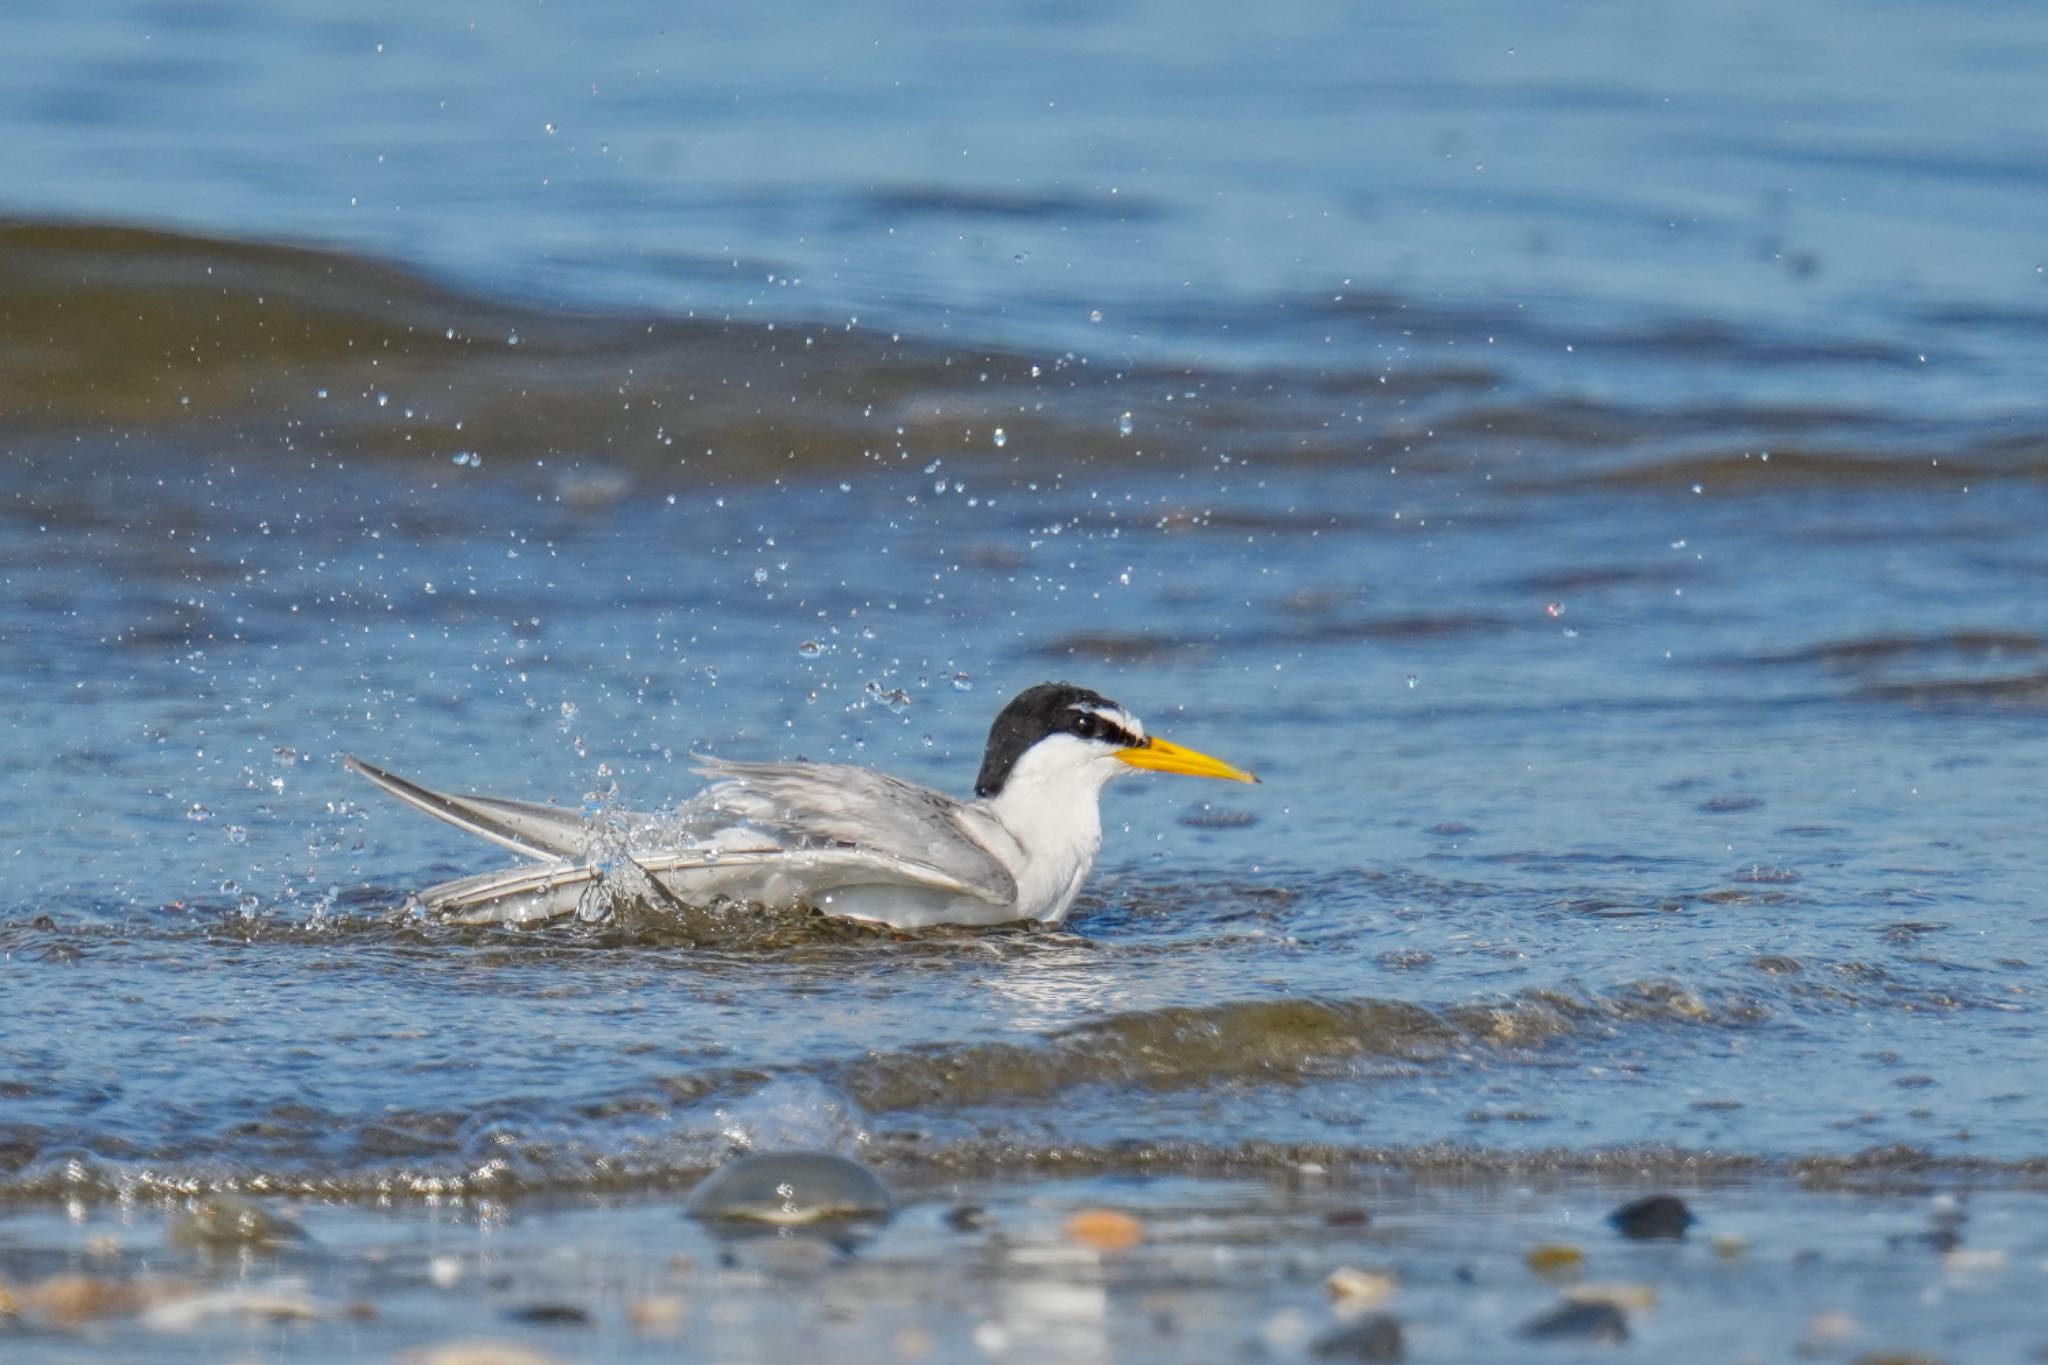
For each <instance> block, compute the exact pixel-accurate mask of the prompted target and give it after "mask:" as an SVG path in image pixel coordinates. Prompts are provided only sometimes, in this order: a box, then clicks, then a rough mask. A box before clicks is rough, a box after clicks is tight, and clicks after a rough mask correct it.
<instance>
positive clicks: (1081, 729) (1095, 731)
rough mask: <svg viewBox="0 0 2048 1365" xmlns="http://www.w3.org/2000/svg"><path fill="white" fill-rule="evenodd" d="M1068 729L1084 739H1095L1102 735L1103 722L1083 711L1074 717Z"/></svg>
mask: <svg viewBox="0 0 2048 1365" xmlns="http://www.w3.org/2000/svg"><path fill="white" fill-rule="evenodd" d="M1068 728H1069V729H1071V730H1072V731H1073V732H1074V733H1075V734H1077V735H1079V736H1080V737H1081V738H1083V739H1094V738H1095V737H1096V736H1098V735H1100V734H1101V733H1102V722H1101V721H1100V720H1097V719H1096V718H1095V717H1094V716H1091V715H1089V714H1088V713H1087V712H1086V711H1083V712H1081V713H1080V714H1078V715H1076V716H1075V717H1074V721H1073V724H1072V725H1070V726H1069V727H1068Z"/></svg>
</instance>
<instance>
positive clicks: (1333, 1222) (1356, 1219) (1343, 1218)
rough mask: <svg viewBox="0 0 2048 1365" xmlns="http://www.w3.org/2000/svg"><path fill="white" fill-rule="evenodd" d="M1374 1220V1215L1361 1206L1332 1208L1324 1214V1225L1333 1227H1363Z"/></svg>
mask: <svg viewBox="0 0 2048 1365" xmlns="http://www.w3.org/2000/svg"><path fill="white" fill-rule="evenodd" d="M1371 1222H1372V1215H1371V1214H1370V1213H1368V1212H1366V1211H1365V1210H1364V1209H1361V1208H1348V1209H1331V1210H1330V1211H1329V1212H1328V1213H1326V1214H1324V1215H1323V1225H1324V1226H1325V1227H1333V1228H1362V1227H1365V1226H1367V1225H1368V1224H1370V1223H1371Z"/></svg>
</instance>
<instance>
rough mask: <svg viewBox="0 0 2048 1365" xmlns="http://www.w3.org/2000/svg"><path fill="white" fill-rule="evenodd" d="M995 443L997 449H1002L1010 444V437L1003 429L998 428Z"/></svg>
mask: <svg viewBox="0 0 2048 1365" xmlns="http://www.w3.org/2000/svg"><path fill="white" fill-rule="evenodd" d="M995 443H996V449H998V450H1000V449H1002V448H1003V447H1004V446H1006V445H1008V444H1009V443H1010V438H1009V436H1008V435H1007V434H1006V433H1005V432H1004V431H1003V429H1002V428H1001V427H997V428H996V434H995Z"/></svg>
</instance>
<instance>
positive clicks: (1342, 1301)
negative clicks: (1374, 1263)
mask: <svg viewBox="0 0 2048 1365" xmlns="http://www.w3.org/2000/svg"><path fill="white" fill-rule="evenodd" d="M1398 1287H1399V1283H1398V1281H1396V1280H1395V1279H1394V1277H1393V1276H1392V1275H1384V1274H1381V1273H1380V1272H1378V1271H1375V1270H1360V1269H1359V1268H1358V1267H1357V1266H1350V1265H1340V1266H1338V1267H1337V1268H1336V1269H1335V1270H1333V1271H1331V1272H1330V1273H1329V1275H1328V1277H1326V1278H1325V1279H1324V1280H1323V1288H1324V1289H1326V1290H1328V1291H1329V1294H1330V1299H1331V1301H1332V1302H1334V1303H1335V1304H1336V1305H1337V1307H1338V1309H1339V1311H1345V1310H1348V1311H1350V1312H1354V1313H1355V1312H1361V1311H1363V1310H1365V1309H1367V1308H1375V1307H1378V1306H1379V1305H1380V1304H1383V1303H1385V1302H1386V1301H1387V1300H1388V1299H1390V1298H1392V1297H1393V1296H1394V1290H1395V1289H1396V1288H1398Z"/></svg>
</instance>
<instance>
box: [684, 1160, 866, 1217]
mask: <svg viewBox="0 0 2048 1365" xmlns="http://www.w3.org/2000/svg"><path fill="white" fill-rule="evenodd" d="M684 1207H685V1209H686V1210H687V1211H688V1212H689V1214H690V1216H691V1217H693V1218H702V1219H707V1220H721V1221H723V1220H731V1221H742V1222H757V1223H774V1224H778V1225H781V1226H785V1227H787V1226H795V1225H799V1224H803V1223H816V1222H820V1221H822V1220H825V1219H831V1218H887V1217H889V1216H890V1215H891V1214H892V1213H894V1212H895V1210H896V1201H895V1199H894V1197H893V1196H892V1195H891V1194H890V1193H889V1187H888V1186H887V1185H884V1184H883V1183H882V1179H881V1177H880V1176H878V1175H876V1174H875V1173H874V1172H873V1171H871V1170H869V1169H868V1168H867V1167H865V1166H863V1165H861V1164H860V1163H859V1162H858V1161H849V1160H848V1159H847V1158H845V1157H843V1156H839V1155H836V1154H834V1153H832V1152H811V1151H788V1152H760V1153H757V1154H755V1155H753V1156H743V1157H741V1158H740V1159H739V1160H737V1161H733V1162H729V1163H727V1164H726V1165H724V1166H721V1167H719V1168H718V1169H717V1170H715V1171H713V1172H712V1173H711V1174H710V1175H708V1176H705V1177H704V1179H703V1180H702V1181H700V1182H699V1183H698V1185H697V1188H696V1189H694V1190H691V1191H690V1199H689V1202H688V1203H687V1204H686V1205H685V1206H684Z"/></svg>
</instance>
